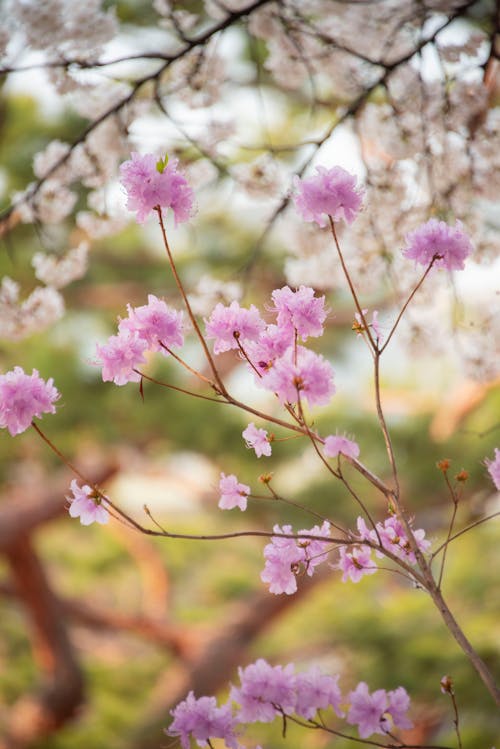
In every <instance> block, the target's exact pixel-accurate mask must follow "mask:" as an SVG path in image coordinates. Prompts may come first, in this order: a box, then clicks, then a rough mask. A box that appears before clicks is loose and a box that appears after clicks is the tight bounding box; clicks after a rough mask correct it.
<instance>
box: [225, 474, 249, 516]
mask: <svg viewBox="0 0 500 749" xmlns="http://www.w3.org/2000/svg"><path fill="white" fill-rule="evenodd" d="M219 492H220V499H219V507H220V509H221V510H232V509H233V508H234V507H239V508H240V510H241V511H242V512H244V511H245V510H246V509H247V499H248V495H249V494H250V487H249V486H247V485H246V484H240V483H239V482H238V479H237V478H236V476H235V475H234V474H233V473H231V474H230V475H229V476H226V474H225V473H221V475H220V481H219Z"/></svg>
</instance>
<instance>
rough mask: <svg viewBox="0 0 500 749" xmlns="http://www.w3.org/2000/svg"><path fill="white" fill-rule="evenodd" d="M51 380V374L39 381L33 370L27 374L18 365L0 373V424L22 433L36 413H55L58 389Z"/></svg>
mask: <svg viewBox="0 0 500 749" xmlns="http://www.w3.org/2000/svg"><path fill="white" fill-rule="evenodd" d="M53 382H54V381H53V379H52V377H51V378H50V379H49V380H47V381H45V380H42V378H41V377H40V376H39V374H38V372H37V370H36V369H34V370H33V372H32V373H31V375H27V374H25V373H24V370H23V369H22V368H21V367H14V369H13V370H12V371H10V372H6V373H5V374H3V375H0V427H1V428H7V429H8V430H9V432H10V434H11V435H12V437H14V435H16V434H20V433H21V432H25V431H26V429H27V428H28V427H29V426H30V424H31V422H32V421H33V419H34V418H35V416H36V417H37V418H38V419H40V418H41V416H42V414H44V413H50V414H53V413H55V411H56V408H55V406H54V402H55V401H56V400H58V398H59V392H58V390H57V388H55V387H54V385H53Z"/></svg>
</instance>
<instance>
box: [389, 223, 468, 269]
mask: <svg viewBox="0 0 500 749" xmlns="http://www.w3.org/2000/svg"><path fill="white" fill-rule="evenodd" d="M405 239H406V247H405V248H404V250H403V254H404V255H405V257H407V258H410V259H411V260H415V262H417V263H420V264H421V265H425V266H427V265H429V264H430V263H431V261H432V259H433V258H437V259H436V262H435V265H436V267H437V268H446V269H447V270H462V269H463V268H464V261H465V258H466V257H468V256H469V255H470V254H471V252H472V244H471V242H470V239H469V237H468V236H467V234H466V233H465V232H464V230H463V228H462V224H461V223H460V221H457V222H456V224H455V226H454V227H452V226H448V224H446V223H445V222H444V221H438V220H437V219H435V218H431V219H430V220H429V221H427V223H425V224H423V225H422V226H419V227H418V229H415V231H413V232H410V233H409V234H407V235H406V238H405Z"/></svg>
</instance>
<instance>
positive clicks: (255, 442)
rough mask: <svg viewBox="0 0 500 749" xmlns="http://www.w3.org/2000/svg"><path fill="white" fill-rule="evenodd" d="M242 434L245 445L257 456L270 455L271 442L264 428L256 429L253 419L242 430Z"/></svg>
mask: <svg viewBox="0 0 500 749" xmlns="http://www.w3.org/2000/svg"><path fill="white" fill-rule="evenodd" d="M242 436H243V439H244V440H245V442H246V444H247V447H251V448H253V449H254V450H255V454H256V456H257V457H258V458H260V457H262V455H265V456H266V457H269V456H270V455H271V443H270V442H269V438H268V436H267V432H266V430H265V429H258V428H257V427H256V426H255V424H254V423H253V421H251V422H250V424H249V425H248V426H247V428H246V429H244V430H243V433H242Z"/></svg>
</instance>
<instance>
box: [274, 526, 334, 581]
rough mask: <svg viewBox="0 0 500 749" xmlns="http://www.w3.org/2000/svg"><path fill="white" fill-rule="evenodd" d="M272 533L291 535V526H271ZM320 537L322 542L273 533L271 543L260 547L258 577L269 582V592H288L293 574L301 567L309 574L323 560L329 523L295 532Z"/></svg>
mask: <svg viewBox="0 0 500 749" xmlns="http://www.w3.org/2000/svg"><path fill="white" fill-rule="evenodd" d="M273 531H274V532H275V533H280V534H286V535H293V531H292V526H291V525H284V526H283V528H280V526H279V525H275V526H274V528H273ZM304 534H307V535H311V536H323V537H324V538H325V541H320V540H314V539H309V538H305V539H303V540H302V539H300V540H298V539H294V538H283V537H282V536H273V537H272V538H271V543H270V544H267V546H266V547H265V548H264V558H265V560H266V563H265V566H264V569H263V570H262V572H261V574H260V579H261V580H262V582H264V583H268V584H269V592H270V593H275V594H276V595H279V594H280V593H286V594H287V595H292V594H293V593H295V591H296V590H297V579H296V575H297V573H298V572H299V571H300V570H301V569H305V571H306V572H307V574H308V575H309V576H310V577H311V576H312V575H313V574H314V569H315V568H316V567H317V566H318V565H319V564H321V563H322V562H325V561H326V559H327V554H328V552H329V546H330V544H329V542H328V539H329V536H330V524H329V523H328V522H326V521H325V522H324V523H323V525H322V526H321V528H320V527H319V526H317V525H315V526H314V528H311V529H310V530H307V529H304V530H300V531H299V532H298V533H297V535H298V536H300V535H304Z"/></svg>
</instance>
